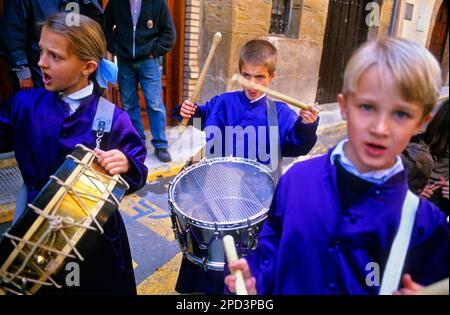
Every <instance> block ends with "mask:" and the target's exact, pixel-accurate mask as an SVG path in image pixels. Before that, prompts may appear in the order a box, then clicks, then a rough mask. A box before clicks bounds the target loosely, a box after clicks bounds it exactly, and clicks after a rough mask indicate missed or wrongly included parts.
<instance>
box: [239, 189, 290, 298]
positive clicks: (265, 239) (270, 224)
mask: <svg viewBox="0 0 450 315" xmlns="http://www.w3.org/2000/svg"><path fill="white" fill-rule="evenodd" d="M280 184H281V185H280ZM281 186H282V181H280V183H279V185H278V187H277V190H276V192H275V195H274V197H273V200H272V204H271V206H270V210H269V216H268V219H267V221H266V222H264V225H263V228H262V230H261V233H260V234H259V235H258V247H257V249H256V250H255V251H254V252H252V253H251V254H250V255H249V256H248V257H247V261H248V263H249V266H250V271H251V273H252V276H253V277H255V278H256V289H257V292H258V294H260V295H270V294H273V293H274V289H275V288H274V287H275V276H276V272H277V271H276V267H277V257H278V248H279V245H280V237H281V226H282V224H281V217H280V213H279V212H280V207H281V205H280V203H279V202H278V201H279V200H280V199H281V198H280V196H281V195H282V194H283V189H282V188H280V187H281Z"/></svg>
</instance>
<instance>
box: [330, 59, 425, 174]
mask: <svg viewBox="0 0 450 315" xmlns="http://www.w3.org/2000/svg"><path fill="white" fill-rule="evenodd" d="M338 101H339V105H340V108H341V113H342V116H343V118H344V119H345V120H347V123H348V124H347V125H348V127H347V131H348V138H349V142H348V143H347V144H346V145H345V148H344V151H345V153H346V155H347V157H348V159H349V160H350V161H352V162H353V164H355V166H356V167H357V168H358V170H359V171H360V172H362V173H365V172H369V171H376V170H384V169H388V168H390V167H392V166H393V165H394V163H395V159H396V158H397V156H398V155H399V154H400V153H401V152H402V151H403V150H404V149H405V147H406V145H407V144H408V142H409V140H410V139H411V136H413V135H414V134H415V133H417V132H418V131H420V129H421V127H422V126H423V124H424V123H426V122H427V121H428V120H429V119H430V118H431V115H428V116H427V117H423V111H424V106H423V104H420V103H418V102H410V101H407V100H405V99H404V98H403V97H402V96H401V95H400V92H399V90H398V88H397V87H396V82H395V81H394V78H393V76H392V74H390V73H389V72H388V71H386V72H383V77H382V78H381V77H380V76H379V71H378V69H377V68H376V67H372V68H370V69H369V70H367V71H366V72H365V73H364V74H363V75H362V76H361V78H360V80H359V84H358V86H357V92H355V93H350V95H347V96H346V97H344V96H343V95H342V94H340V95H339V96H338Z"/></svg>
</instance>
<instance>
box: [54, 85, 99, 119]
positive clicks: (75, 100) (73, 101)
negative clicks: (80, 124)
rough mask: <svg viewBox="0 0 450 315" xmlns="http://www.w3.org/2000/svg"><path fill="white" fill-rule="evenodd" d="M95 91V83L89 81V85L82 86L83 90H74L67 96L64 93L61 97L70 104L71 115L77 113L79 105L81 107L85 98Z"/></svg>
mask: <svg viewBox="0 0 450 315" xmlns="http://www.w3.org/2000/svg"><path fill="white" fill-rule="evenodd" d="M93 91H94V83H92V82H91V81H89V85H88V86H86V87H84V88H82V89H81V90H78V91H76V92H73V93H72V94H69V95H67V96H66V95H64V94H62V96H61V99H62V100H63V101H64V102H66V103H67V104H69V106H70V115H72V114H73V113H75V111H76V110H77V109H78V107H80V105H81V101H82V100H83V98H85V97H87V96H89V95H91V94H92V92H93Z"/></svg>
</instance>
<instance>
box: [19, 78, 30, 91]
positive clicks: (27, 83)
mask: <svg viewBox="0 0 450 315" xmlns="http://www.w3.org/2000/svg"><path fill="white" fill-rule="evenodd" d="M19 84H20V88H21V89H22V90H29V89H32V88H33V87H34V84H33V79H32V78H28V79H23V80H19Z"/></svg>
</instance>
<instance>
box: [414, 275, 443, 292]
mask: <svg viewBox="0 0 450 315" xmlns="http://www.w3.org/2000/svg"><path fill="white" fill-rule="evenodd" d="M418 294H420V295H448V294H449V289H448V278H447V279H444V280H441V281H439V282H436V283H433V284H431V285H429V286H427V287H424V288H422V289H421V290H420V291H419V293H418Z"/></svg>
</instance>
